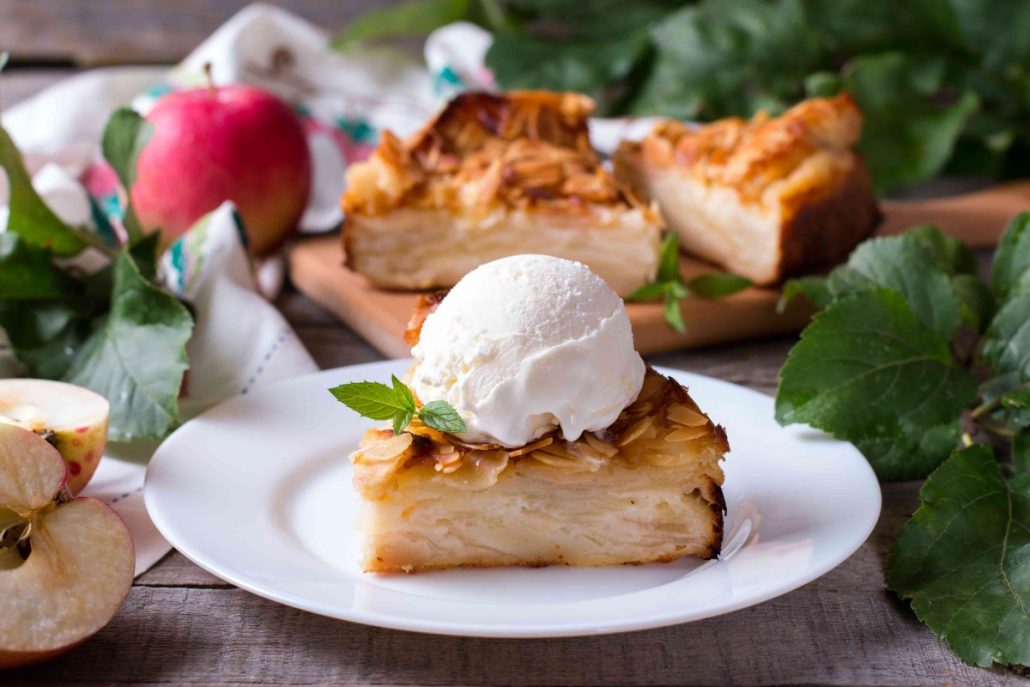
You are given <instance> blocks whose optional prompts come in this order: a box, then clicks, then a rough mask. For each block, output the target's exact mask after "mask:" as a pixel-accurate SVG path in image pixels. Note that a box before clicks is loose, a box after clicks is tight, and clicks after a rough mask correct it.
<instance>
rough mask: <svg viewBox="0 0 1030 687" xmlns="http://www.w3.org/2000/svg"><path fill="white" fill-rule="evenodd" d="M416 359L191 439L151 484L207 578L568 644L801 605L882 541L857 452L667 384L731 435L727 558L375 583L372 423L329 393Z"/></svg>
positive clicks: (714, 395) (155, 464) (197, 424)
mask: <svg viewBox="0 0 1030 687" xmlns="http://www.w3.org/2000/svg"><path fill="white" fill-rule="evenodd" d="M406 366H407V362H406V361H390V362H384V363H374V364H369V365H356V366H352V367H345V368H340V369H337V370H328V371H325V372H320V373H317V374H314V375H310V376H306V377H301V378H298V379H294V380H290V381H288V382H283V383H280V384H275V385H272V386H269V387H266V388H263V389H260V390H258V391H256V392H253V393H250V394H248V395H246V396H240V397H238V398H235V399H233V400H231V401H228V402H226V403H223V404H222V405H220V406H218V407H216V408H214V409H212V410H210V411H208V412H206V413H204V414H203V415H201V416H200V417H198V418H196V419H194V420H191V421H190V422H188V423H186V424H185V425H184V426H183V427H182V428H180V429H179V430H178V431H176V432H175V433H174V434H173V435H172V436H171V437H169V438H168V440H166V441H165V442H164V444H162V446H161V447H160V449H158V451H157V453H156V455H155V456H154V458H153V460H152V461H151V462H150V467H149V469H148V472H147V481H146V488H145V492H144V493H145V498H146V504H147V509H148V510H149V511H150V515H151V517H152V518H153V520H154V523H155V524H156V525H157V527H158V529H159V530H160V531H161V533H162V534H163V535H164V536H165V537H166V538H167V539H168V541H169V542H171V543H172V545H174V546H175V548H177V549H178V550H179V551H181V552H182V553H183V554H184V555H185V556H186V557H188V558H189V559H190V560H192V561H193V562H195V563H196V564H197V565H199V566H200V567H202V568H204V569H205V570H208V571H210V572H211V573H213V574H215V575H217V576H218V577H220V578H222V579H224V580H226V581H228V582H231V583H232V584H234V585H237V586H238V587H242V588H243V589H246V590H249V591H251V592H253V593H255V594H258V595H260V596H263V597H266V598H269V599H272V600H274V601H278V602H280V603H284V604H286V605H288V606H294V607H296V608H301V609H304V610H306V611H311V612H313V613H320V614H323V615H327V616H331V617H334V618H342V619H344V620H351V621H354V622H359V623H367V624H369V625H379V626H382V627H390V628H396V629H401V630H413V631H417V632H432V633H439V634H455V635H468V636H482V637H558V636H569V635H585V634H598V633H606V632H622V631H627V630H642V629H646V628H652V627H659V626H662V625H670V624H674V623H682V622H686V621H690V620H698V619H700V618H707V617H710V616H713V615H718V614H720V613H727V612H729V611H734V610H737V609H740V608H745V607H747V606H751V605H753V604H757V603H760V602H762V601H765V600H767V599H771V598H773V597H775V596H778V595H780V594H783V593H785V592H788V591H790V590H792V589H795V588H797V587H799V586H801V585H803V584H805V583H806V582H809V581H810V580H813V579H815V578H816V577H818V576H820V575H822V574H823V573H825V572H827V571H829V570H830V569H832V568H833V567H834V566H836V565H838V564H839V563H840V562H842V561H843V560H844V559H846V558H847V557H848V556H850V555H851V554H852V553H853V552H854V551H855V550H856V549H857V548H858V547H859V546H860V545H861V544H862V542H864V541H865V539H866V537H867V536H868V535H869V533H870V531H871V530H872V528H873V525H874V524H875V523H876V519H877V517H878V515H879V513H880V488H879V485H878V484H877V481H876V478H875V477H874V475H873V472H872V470H871V469H870V468H869V465H868V464H867V463H866V461H865V460H864V459H863V458H862V456H861V455H860V454H859V453H858V452H857V451H856V450H855V449H854V448H853V447H852V446H851V445H849V444H845V443H841V442H839V441H834V440H832V439H829V438H827V437H826V436H824V435H822V434H819V433H816V432H814V431H813V430H810V429H805V428H797V427H791V428H782V427H780V426H778V425H777V424H776V422H775V421H774V420H773V403H772V399H771V398H769V397H768V396H764V395H762V394H759V393H756V392H754V391H751V390H748V389H745V388H742V387H739V386H736V385H733V384H729V383H726V382H721V381H718V380H715V379H711V378H709V377H703V376H700V375H695V374H689V373H685V372H679V371H676V370H668V369H662V370H661V372H663V373H665V374H671V375H673V376H674V377H676V378H677V379H679V380H680V381H681V382H682V383H684V384H685V385H687V386H688V387H689V388H690V393H691V394H692V395H693V397H694V399H695V400H696V401H697V403H698V404H699V405H700V406H701V408H703V409H704V410H705V411H706V412H708V413H709V414H710V415H711V416H712V418H714V419H715V421H716V422H719V423H720V424H722V425H724V426H725V427H726V430H727V433H728V434H729V440H730V445H731V446H732V447H733V450H732V452H731V453H730V454H729V456H728V458H727V460H726V464H725V468H726V485H725V487H724V489H725V495H726V503H727V506H728V514H727V517H726V538H725V541H724V546H723V554H722V556H721V558H720V559H719V560H717V561H708V562H704V561H698V560H693V559H690V560H681V561H678V562H675V563H668V564H654V565H644V566H616V567H607V568H557V567H554V568H541V569H521V568H493V569H488V570H451V571H442V572H430V573H423V574H419V575H410V576H406V575H372V574H363V573H362V572H361V571H360V570H359V569H358V567H357V565H356V560H357V557H358V541H357V534H356V532H355V531H354V527H353V519H354V515H355V512H356V510H357V497H356V496H355V494H354V492H353V491H352V490H351V486H350V464H349V462H348V460H347V456H348V454H349V453H350V452H351V450H353V449H354V448H355V446H356V445H357V443H358V439H359V438H360V436H361V434H362V433H363V432H364V430H365V429H367V428H368V427H370V426H372V424H373V423H372V422H371V421H368V420H365V419H364V418H360V417H358V416H357V415H355V414H354V413H352V412H351V411H350V410H348V409H347V408H345V407H344V406H342V405H340V404H339V403H337V402H336V400H334V399H333V398H332V396H330V394H329V393H328V392H327V391H326V390H327V389H328V388H329V387H331V386H334V385H336V384H341V383H344V382H350V381H358V380H365V379H368V380H380V381H388V379H389V376H390V374H391V373H396V374H398V375H400V374H401V373H402V372H403V371H404V370H405V369H406Z"/></svg>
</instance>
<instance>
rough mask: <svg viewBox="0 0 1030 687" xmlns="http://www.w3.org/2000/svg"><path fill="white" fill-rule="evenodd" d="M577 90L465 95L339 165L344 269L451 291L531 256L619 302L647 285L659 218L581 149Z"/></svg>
mask: <svg viewBox="0 0 1030 687" xmlns="http://www.w3.org/2000/svg"><path fill="white" fill-rule="evenodd" d="M593 109H594V103H593V101H592V100H590V99H589V98H588V97H586V96H584V95H580V94H576V93H552V92H547V91H523V92H518V91H516V92H511V93H506V94H499V95H494V94H488V93H474V92H470V93H464V94H461V95H458V96H457V97H455V98H454V99H453V100H451V101H450V102H449V103H448V104H447V106H446V107H444V109H443V110H442V111H441V112H440V113H439V114H438V115H437V116H436V117H435V118H434V119H432V120H431V121H429V122H428V123H427V124H426V125H425V126H424V127H423V128H422V129H421V130H420V131H419V132H418V133H416V134H415V135H413V136H412V137H410V138H409V139H407V140H401V139H399V138H397V137H396V136H395V135H393V134H392V133H391V132H389V131H384V132H383V133H382V136H381V139H380V143H379V146H378V147H377V148H376V150H375V152H374V153H373V154H372V156H371V157H370V158H369V159H368V160H367V161H365V162H360V163H356V164H353V165H351V166H350V167H349V168H348V169H347V190H346V192H345V193H344V196H343V201H342V203H343V209H344V213H345V215H346V219H345V220H344V228H343V241H344V248H345V252H346V261H347V266H348V267H350V268H351V269H352V270H354V271H356V272H358V273H360V274H362V275H364V276H365V277H367V278H368V279H369V281H371V282H372V284H374V285H375V286H378V287H383V288H390V289H431V288H440V287H449V286H453V285H454V284H455V283H457V282H458V280H459V279H461V278H462V277H463V276H464V275H465V274H467V273H468V272H469V271H471V270H472V269H474V268H475V267H477V266H479V265H481V264H484V263H487V262H490V261H491V260H495V259H497V258H502V257H505V256H509V255H516V254H520V253H539V254H545V255H553V256H556V257H562V258H567V259H570V260H576V261H579V262H582V263H584V264H586V265H588V266H589V267H590V269H591V270H593V271H594V272H595V273H597V274H598V275H600V276H601V278H602V279H604V280H605V281H606V282H607V283H608V284H609V285H610V286H611V287H612V289H614V290H615V291H616V292H617V293H618V294H620V295H626V294H628V293H629V292H631V291H632V290H633V289H635V288H637V287H639V286H640V285H642V284H645V283H648V282H650V281H652V280H653V279H654V277H655V272H656V269H657V262H658V246H659V242H660V234H661V230H662V223H661V219H660V217H659V215H658V213H657V212H655V211H654V210H653V209H652V208H651V207H649V206H648V205H647V204H645V203H642V202H640V200H638V198H637V197H636V195H635V194H634V192H633V191H632V190H631V189H630V188H629V187H628V186H627V185H625V184H623V183H622V182H621V181H619V180H618V179H616V178H615V176H614V175H613V174H612V172H611V171H609V170H608V169H606V168H605V166H604V165H603V164H602V161H601V159H600V157H599V156H598V154H597V152H596V151H595V150H594V149H593V148H592V147H591V145H590V137H589V131H588V128H587V118H588V117H589V115H590V114H591V113H592V112H593Z"/></svg>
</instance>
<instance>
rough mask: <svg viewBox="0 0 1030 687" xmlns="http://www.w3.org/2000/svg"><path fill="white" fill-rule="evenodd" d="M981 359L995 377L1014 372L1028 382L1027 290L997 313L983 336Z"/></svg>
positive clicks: (1029, 311) (1029, 332)
mask: <svg viewBox="0 0 1030 687" xmlns="http://www.w3.org/2000/svg"><path fill="white" fill-rule="evenodd" d="M983 357H984V360H986V361H987V363H988V364H989V365H990V366H991V368H992V369H993V370H994V372H995V373H996V374H1004V373H1006V372H1014V373H1016V374H1018V376H1019V378H1020V379H1022V380H1024V381H1025V380H1030V291H1027V292H1025V293H1017V294H1016V295H1015V296H1014V297H1011V298H1010V299H1009V300H1008V302H1006V303H1005V304H1004V305H1003V306H1001V309H1000V310H998V314H997V315H995V316H994V319H993V320H992V321H991V324H990V326H989V327H988V328H987V333H986V334H985V335H984V340H983Z"/></svg>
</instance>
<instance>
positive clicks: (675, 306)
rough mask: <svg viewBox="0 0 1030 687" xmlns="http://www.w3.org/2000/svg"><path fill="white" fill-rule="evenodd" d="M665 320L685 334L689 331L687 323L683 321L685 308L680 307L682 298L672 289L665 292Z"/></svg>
mask: <svg viewBox="0 0 1030 687" xmlns="http://www.w3.org/2000/svg"><path fill="white" fill-rule="evenodd" d="M663 307H664V311H665V321H666V322H668V323H669V326H670V327H672V328H673V329H675V330H676V331H678V332H679V333H680V334H683V333H684V332H686V331H687V325H686V323H685V322H684V321H683V310H682V309H681V308H680V299H679V298H677V297H676V295H675V293H673V292H672V291H666V292H665V303H664V306H663Z"/></svg>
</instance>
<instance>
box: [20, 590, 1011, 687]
mask: <svg viewBox="0 0 1030 687" xmlns="http://www.w3.org/2000/svg"><path fill="white" fill-rule="evenodd" d="M859 619H861V621H859ZM918 629H919V628H918V623H917V622H916V621H915V620H914V619H913V618H912V616H911V615H910V614H909V613H907V612H906V611H904V609H902V608H900V607H899V606H898V605H897V604H894V603H893V602H891V601H890V600H889V599H887V598H885V597H878V596H875V595H867V594H864V595H855V594H848V593H839V592H824V591H813V590H808V589H804V590H799V591H796V592H793V593H792V594H789V595H786V596H783V597H780V598H779V599H775V600H773V601H770V602H767V603H765V604H762V605H760V606H756V607H753V608H749V609H747V610H744V611H740V612H738V613H735V614H733V615H729V616H722V617H719V618H712V619H709V620H706V621H701V622H697V623H692V624H687V625H679V626H676V627H672V628H666V629H662V630H654V631H648V632H638V633H633V634H623V635H615V636H609V637H582V638H571V639H549V640H531V641H523V640H485V639H466V638H457V637H432V636H426V635H416V634H410V633H405V632H395V631H390V630H381V629H376V628H370V627H364V626H360V625H354V624H351V623H345V622H340V621H335V620H330V619H327V618H321V617H317V616H312V615H309V614H306V613H303V612H300V611H296V610H293V609H290V608H286V607H284V606H279V605H277V604H274V603H272V602H269V601H265V600H263V599H260V598H258V597H255V596H251V595H249V594H247V593H246V592H243V591H240V590H235V589H181V588H167V587H165V588H157V587H149V588H140V587H137V588H136V589H134V590H133V593H132V595H131V596H130V597H129V599H128V601H127V602H126V604H125V606H124V607H123V608H122V610H121V611H120V612H119V614H118V615H117V616H116V617H115V619H114V621H113V622H112V623H111V624H110V625H109V626H108V627H106V628H105V629H104V630H102V631H101V632H100V633H99V634H98V635H97V636H96V637H94V638H93V639H92V640H91V641H90V642H89V643H88V644H86V645H84V646H82V647H80V648H79V649H77V650H75V651H73V652H72V653H70V654H68V655H66V656H64V657H62V658H59V659H57V660H55V661H53V662H51V663H49V664H45V665H43V666H39V667H37V668H35V669H31V670H22V671H14V672H11V673H9V674H8V675H7V677H8V678H9V679H10V680H12V684H26V685H30V684H55V683H58V682H60V683H62V684H94V683H99V682H101V681H103V682H105V683H112V682H113V683H121V682H145V683H148V684H181V685H184V684H288V685H308V684H326V683H348V684H352V683H353V684H356V683H360V684H426V685H446V684H454V683H463V684H482V685H543V684H567V685H609V684H626V685H642V684H652V685H673V684H682V685H742V684H753V685H781V684H796V685H804V684H831V685H841V684H849V685H940V684H946V683H951V684H961V685H1015V684H1024V683H1023V682H1022V680H1020V679H1019V678H1017V677H1015V676H1013V675H1011V674H1006V673H1002V672H993V671H985V670H978V669H972V668H969V667H967V666H965V665H963V664H962V663H961V662H960V661H959V660H958V659H957V658H956V657H955V656H954V655H952V654H951V653H950V652H949V651H948V650H947V649H946V648H945V647H944V646H942V645H941V644H939V643H937V642H926V641H925V638H924V637H923V635H922V633H921V632H918V631H913V630H918Z"/></svg>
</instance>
